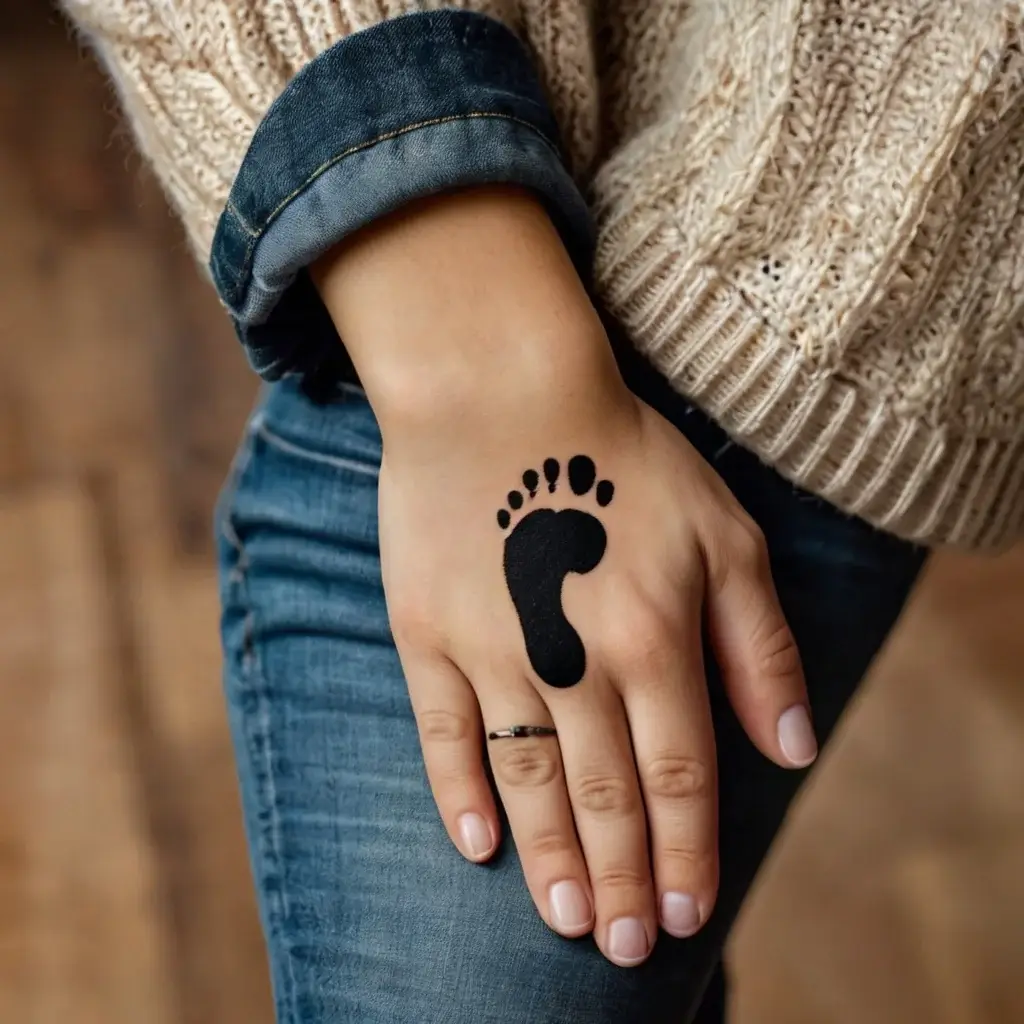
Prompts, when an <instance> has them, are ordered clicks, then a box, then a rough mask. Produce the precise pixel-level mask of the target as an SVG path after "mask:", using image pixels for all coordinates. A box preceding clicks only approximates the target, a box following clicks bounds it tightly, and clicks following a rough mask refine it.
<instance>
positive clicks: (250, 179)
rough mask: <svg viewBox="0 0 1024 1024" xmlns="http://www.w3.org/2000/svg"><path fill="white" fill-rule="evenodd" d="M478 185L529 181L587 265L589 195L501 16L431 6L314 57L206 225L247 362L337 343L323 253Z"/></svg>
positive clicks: (262, 369) (265, 369) (294, 367)
mask: <svg viewBox="0 0 1024 1024" xmlns="http://www.w3.org/2000/svg"><path fill="white" fill-rule="evenodd" d="M484 183H504V184H515V185H520V186H523V187H525V188H528V189H530V190H532V191H533V192H534V193H535V194H536V195H537V196H538V197H539V198H540V199H541V200H542V201H543V203H544V204H545V206H546V208H547V209H548V211H549V213H550V215H551V216H552V219H553V220H554V222H555V224H556V226H557V227H558V229H559V231H560V233H561V235H562V238H563V239H564V241H565V244H566V246H567V248H568V250H569V252H570V254H571V255H572V257H573V259H574V261H575V263H576V265H577V267H578V268H579V269H580V271H581V273H582V274H584V275H585V274H586V273H587V270H588V265H589V259H590V247H591V226H590V218H589V213H588V209H587V205H586V203H585V201H584V199H583V197H582V196H581V195H580V192H579V191H578V189H577V188H576V185H575V184H574V182H573V180H572V177H571V176H570V174H569V172H568V171H567V170H566V168H565V166H564V164H563V162H562V159H561V157H560V153H559V144H558V130H557V125H556V123H555V119H554V117H553V115H552V113H551V111H550V109H549V107H548V105H547V102H546V100H545V98H544V94H543V92H542V90H541V87H540V84H539V81H538V79H537V75H536V72H535V70H534V68H533V65H532V63H531V60H530V57H529V54H528V53H527V51H526V49H525V48H524V47H523V45H522V44H521V43H520V42H519V40H518V39H517V38H516V37H515V36H514V35H513V33H512V32H511V31H510V30H509V29H507V28H506V27H505V26H504V25H502V24H501V23H499V22H497V21H494V20H493V19H491V18H488V17H486V16H484V15H480V14H475V13H470V12H464V11H455V10H441V11H432V12H427V13H418V14H410V15H406V16H403V17H399V18H395V19H393V20H391V21H385V22H382V23H380V24H378V25H376V26H374V27H372V28H370V29H366V30H365V31H363V32H359V33H356V34H355V35H352V36H349V37H347V38H345V39H343V40H342V41H341V42H339V43H337V44H336V45H334V46H333V47H332V48H330V49H329V50H327V51H325V52H324V53H322V54H320V56H318V57H317V58H316V59H314V60H313V61H312V62H311V63H310V64H308V65H307V66H306V67H305V68H303V70H302V71H300V72H299V73H298V74H297V75H296V76H295V77H294V78H293V79H292V81H291V82H290V83H289V85H288V86H287V87H286V89H285V91H284V92H283V93H282V94H281V95H280V96H279V97H278V99H277V100H276V102H275V103H274V104H273V106H272V107H271V108H270V110H269V111H268V112H267V114H266V116H265V117H264V119H263V121H262V122H261V123H260V125H259V127H258V128H257V130H256V133H255V135H254V136H253V139H252V143H251V145H250V147H249V150H248V152H247V154H246V156H245V159H244V161H243V163H242V166H241V168H240V170H239V172H238V175H237V177H236V179H235V181H234V183H233V186H232V188H231V193H230V196H229V199H228V202H227V205H226V207H225V209H224V211H223V213H222V215H221V218H220V221H219V224H218V227H217V231H216V234H215V236H214V242H213V248H212V252H211V257H210V269H211V271H212V274H213V280H214V283H215V284H216V286H217V289H218V292H219V293H220V297H221V299H222V301H223V302H224V304H225V305H226V306H227V308H228V310H229V312H230V314H231V317H232V320H233V322H234V325H235V328H236V331H237V333H238V335H239V338H240V339H241V341H242V343H243V345H244V347H245V350H246V353H247V355H248V358H249V361H250V363H251V364H252V366H253V368H254V369H255V370H256V371H257V372H258V373H259V374H260V375H261V376H263V377H264V378H265V379H268V380H273V379H276V378H279V377H281V376H283V375H284V374H286V373H289V372H294V371H303V370H308V369H310V368H312V367H314V366H317V365H318V364H320V363H322V362H323V360H324V359H325V358H329V356H328V354H329V353H330V352H331V351H332V350H338V349H340V345H339V341H338V338H337V335H336V334H335V332H334V329H333V326H332V324H331V322H330V320H329V318H328V317H327V314H326V310H325V309H324V308H323V306H322V304H321V303H320V300H319V297H318V296H317V293H316V291H315V289H314V288H313V286H312V283H311V281H310V280H309V276H308V274H307V273H306V268H307V267H308V266H309V265H310V264H311V263H312V262H313V261H314V260H316V258H317V257H318V256H320V255H321V254H323V253H324V252H326V251H328V249H330V248H331V247H332V246H333V245H335V244H336V243H337V242H339V241H340V240H341V239H343V238H344V237H345V236H347V235H349V234H351V233H352V232H354V231H356V230H357V229H358V228H360V227H363V226H365V225H366V224H369V223H370V222H372V221H373V220H375V219H377V218H379V217H381V216H382V215H384V214H386V213H389V212H390V211H393V210H395V209H397V208H399V207H400V206H402V205H404V204H406V203H408V202H410V201H412V200H414V199H417V198H420V197H423V196H427V195H431V194H434V193H437V192H441V191H445V190H449V189H454V188H460V187H465V186H471V185H478V184H484Z"/></svg>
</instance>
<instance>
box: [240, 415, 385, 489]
mask: <svg viewBox="0 0 1024 1024" xmlns="http://www.w3.org/2000/svg"><path fill="white" fill-rule="evenodd" d="M254 429H255V430H256V432H257V433H258V434H259V436H260V437H261V438H262V439H263V440H264V441H266V442H267V444H269V445H271V446H273V447H274V448H277V449H279V450H280V451H283V452H287V453H288V454H289V455H295V456H298V457H299V458H303V459H309V460H310V461H311V462H319V463H322V464H323V465H325V466H333V467H334V468H335V469H347V470H349V471H351V472H353V473H361V474H362V475H363V476H372V477H373V478H374V479H377V478H378V476H379V475H380V473H379V470H378V469H377V468H376V467H373V466H369V465H367V464H366V463H363V462H356V461H355V460H354V459H346V458H343V457H342V456H340V455H328V454H326V453H324V452H314V451H310V450H309V449H308V448H303V447H301V446H300V445H297V444H294V443H293V442H291V441H286V440H285V439H284V438H283V437H280V436H279V435H277V434H275V433H274V432H273V431H272V430H270V429H269V428H268V427H267V426H266V425H265V424H264V423H262V422H260V423H258V424H256V425H255V426H254Z"/></svg>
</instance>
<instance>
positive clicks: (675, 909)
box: [661, 892, 700, 939]
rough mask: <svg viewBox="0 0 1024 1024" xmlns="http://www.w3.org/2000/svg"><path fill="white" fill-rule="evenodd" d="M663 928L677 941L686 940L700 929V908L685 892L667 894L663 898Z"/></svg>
mask: <svg viewBox="0 0 1024 1024" xmlns="http://www.w3.org/2000/svg"><path fill="white" fill-rule="evenodd" d="M661 927H662V928H664V929H665V931H667V932H668V933H669V935H674V936H675V937H676V938H677V939H685V938H687V937H689V936H690V935H693V933H694V932H696V931H697V930H698V929H699V928H700V907H699V906H697V901H696V900H695V899H694V898H693V897H692V896H690V895H688V894H687V893H685V892H667V893H665V894H664V895H663V896H662V897H661Z"/></svg>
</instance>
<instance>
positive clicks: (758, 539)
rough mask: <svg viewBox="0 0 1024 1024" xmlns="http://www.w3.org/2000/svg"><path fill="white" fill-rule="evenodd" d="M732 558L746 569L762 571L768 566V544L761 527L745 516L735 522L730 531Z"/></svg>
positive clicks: (729, 542)
mask: <svg viewBox="0 0 1024 1024" xmlns="http://www.w3.org/2000/svg"><path fill="white" fill-rule="evenodd" d="M728 544H729V548H730V551H731V553H732V559H733V561H734V562H736V563H738V564H739V565H740V566H742V567H743V568H744V569H746V570H748V571H752V572H761V571H763V570H765V569H766V568H767V566H768V544H767V542H766V541H765V537H764V533H763V532H762V530H761V527H760V526H758V525H757V523H755V522H754V521H753V520H752V519H749V518H747V517H744V518H743V519H741V520H737V521H735V522H734V525H733V526H732V528H731V530H730V532H729V541H728Z"/></svg>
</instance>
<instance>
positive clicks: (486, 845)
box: [459, 814, 494, 857]
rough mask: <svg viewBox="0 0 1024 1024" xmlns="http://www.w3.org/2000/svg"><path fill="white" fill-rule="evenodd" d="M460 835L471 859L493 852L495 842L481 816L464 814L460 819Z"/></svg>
mask: <svg viewBox="0 0 1024 1024" xmlns="http://www.w3.org/2000/svg"><path fill="white" fill-rule="evenodd" d="M459 834H460V835H461V836H462V843H463V846H464V848H465V849H466V851H467V852H468V853H469V855H470V856H471V857H483V856H484V855H486V854H488V853H490V852H491V847H492V846H493V845H494V840H493V839H492V838H491V830H490V829H489V828H488V827H487V822H486V821H484V819H483V818H481V817H480V815H479V814H464V815H463V816H462V817H461V818H459Z"/></svg>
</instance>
